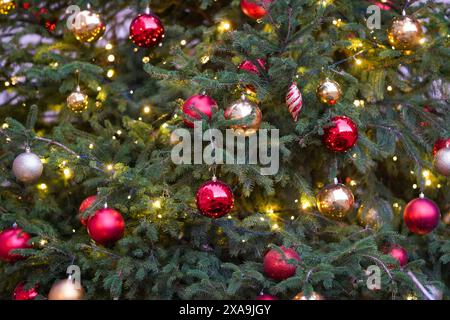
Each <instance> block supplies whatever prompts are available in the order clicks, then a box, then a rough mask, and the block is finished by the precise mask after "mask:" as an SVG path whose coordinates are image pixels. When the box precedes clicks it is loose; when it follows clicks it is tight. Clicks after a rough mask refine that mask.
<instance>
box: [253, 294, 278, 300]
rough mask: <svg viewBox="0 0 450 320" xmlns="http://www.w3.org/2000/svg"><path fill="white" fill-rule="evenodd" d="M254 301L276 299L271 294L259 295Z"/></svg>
mask: <svg viewBox="0 0 450 320" xmlns="http://www.w3.org/2000/svg"><path fill="white" fill-rule="evenodd" d="M255 300H278V298H277V297H275V296H273V295H271V294H261V295H259V296H257V297H256V298H255Z"/></svg>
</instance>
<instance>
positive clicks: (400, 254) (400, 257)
mask: <svg viewBox="0 0 450 320" xmlns="http://www.w3.org/2000/svg"><path fill="white" fill-rule="evenodd" d="M388 253H389V255H390V256H391V257H393V258H395V259H396V260H397V261H398V264H399V265H400V267H404V266H406V264H407V263H408V252H406V250H405V249H404V248H402V247H400V246H399V245H396V246H392V247H391V248H390V249H389V251H388Z"/></svg>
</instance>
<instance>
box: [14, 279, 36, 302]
mask: <svg viewBox="0 0 450 320" xmlns="http://www.w3.org/2000/svg"><path fill="white" fill-rule="evenodd" d="M24 287H25V285H24V283H23V282H20V283H19V284H18V285H17V287H16V288H15V289H14V292H13V295H12V299H13V300H34V299H35V298H36V297H37V296H38V294H39V293H38V292H37V289H38V287H39V286H38V285H36V286H34V287H33V288H30V289H28V290H25V289H24Z"/></svg>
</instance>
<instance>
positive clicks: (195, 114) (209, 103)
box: [183, 94, 219, 128]
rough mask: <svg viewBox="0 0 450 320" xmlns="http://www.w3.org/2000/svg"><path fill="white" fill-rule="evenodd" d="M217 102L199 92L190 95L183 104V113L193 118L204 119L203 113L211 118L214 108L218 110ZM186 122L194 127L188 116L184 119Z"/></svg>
mask: <svg viewBox="0 0 450 320" xmlns="http://www.w3.org/2000/svg"><path fill="white" fill-rule="evenodd" d="M218 108H219V107H218V106H217V102H216V101H215V100H214V99H213V98H211V97H210V96H208V95H206V94H198V95H195V96H192V97H190V98H189V99H187V100H186V102H185V103H184V104H183V113H184V114H185V115H187V116H189V117H191V118H193V119H198V120H201V119H202V113H203V114H204V115H206V116H207V117H208V118H209V119H211V117H212V115H213V112H214V110H217V109H218ZM183 121H184V123H185V124H186V125H187V126H188V127H190V128H193V127H194V124H193V123H192V122H191V121H190V120H188V119H187V118H184V119H183Z"/></svg>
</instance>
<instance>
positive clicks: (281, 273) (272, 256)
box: [263, 246, 300, 280]
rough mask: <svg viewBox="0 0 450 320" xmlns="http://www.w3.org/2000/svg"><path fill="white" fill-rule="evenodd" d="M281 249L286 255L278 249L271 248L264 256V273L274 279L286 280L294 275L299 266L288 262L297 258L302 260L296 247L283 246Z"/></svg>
mask: <svg viewBox="0 0 450 320" xmlns="http://www.w3.org/2000/svg"><path fill="white" fill-rule="evenodd" d="M280 249H281V251H282V252H283V253H284V255H282V254H281V253H279V252H278V251H277V250H276V249H270V250H269V251H268V252H267V253H266V255H265V256H264V263H263V268H264V273H265V275H266V276H267V277H269V278H272V279H274V280H285V279H287V278H290V277H292V276H293V275H294V274H295V270H296V269H297V266H296V265H295V264H290V263H288V260H290V259H295V260H297V261H300V256H299V255H298V253H297V252H296V251H295V250H294V249H292V248H285V247H283V246H281V247H280Z"/></svg>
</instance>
